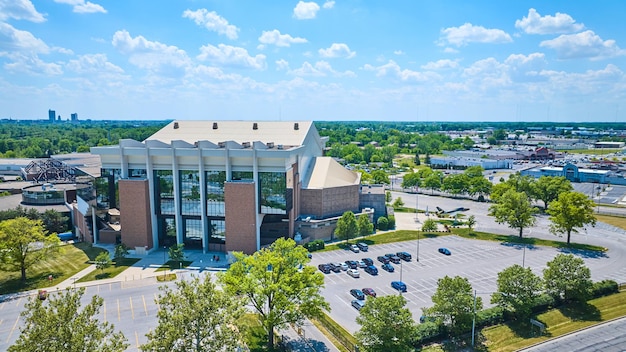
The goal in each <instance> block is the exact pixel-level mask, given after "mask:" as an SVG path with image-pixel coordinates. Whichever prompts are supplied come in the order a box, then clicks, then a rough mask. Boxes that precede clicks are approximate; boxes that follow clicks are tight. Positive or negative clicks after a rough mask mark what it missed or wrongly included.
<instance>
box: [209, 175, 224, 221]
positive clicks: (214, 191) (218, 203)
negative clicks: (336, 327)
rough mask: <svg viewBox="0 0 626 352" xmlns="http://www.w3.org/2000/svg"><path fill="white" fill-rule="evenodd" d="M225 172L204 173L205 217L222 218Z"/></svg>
mask: <svg viewBox="0 0 626 352" xmlns="http://www.w3.org/2000/svg"><path fill="white" fill-rule="evenodd" d="M225 181H226V172H225V171H207V172H206V203H207V207H206V208H207V215H209V216H224V215H225V212H224V182H225Z"/></svg>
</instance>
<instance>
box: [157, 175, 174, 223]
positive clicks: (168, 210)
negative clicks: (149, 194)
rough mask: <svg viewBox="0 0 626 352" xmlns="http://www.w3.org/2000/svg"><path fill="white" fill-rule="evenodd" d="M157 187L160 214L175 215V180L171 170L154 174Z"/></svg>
mask: <svg viewBox="0 0 626 352" xmlns="http://www.w3.org/2000/svg"><path fill="white" fill-rule="evenodd" d="M154 180H155V185H156V194H157V197H156V201H157V202H158V204H159V207H158V209H159V211H160V214H168V215H174V178H173V175H172V171H171V170H156V171H155V172H154Z"/></svg>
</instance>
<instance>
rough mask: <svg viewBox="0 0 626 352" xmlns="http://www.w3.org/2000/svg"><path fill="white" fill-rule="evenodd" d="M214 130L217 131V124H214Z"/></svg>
mask: <svg viewBox="0 0 626 352" xmlns="http://www.w3.org/2000/svg"><path fill="white" fill-rule="evenodd" d="M213 129H214V130H216V129H217V122H213Z"/></svg>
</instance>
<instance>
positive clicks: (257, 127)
mask: <svg viewBox="0 0 626 352" xmlns="http://www.w3.org/2000/svg"><path fill="white" fill-rule="evenodd" d="M252 129H253V130H258V129H259V125H258V124H257V123H256V122H255V123H253V124H252Z"/></svg>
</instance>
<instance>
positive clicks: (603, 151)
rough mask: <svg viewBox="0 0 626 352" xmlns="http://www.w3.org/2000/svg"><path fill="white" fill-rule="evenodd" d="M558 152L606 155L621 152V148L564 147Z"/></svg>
mask: <svg viewBox="0 0 626 352" xmlns="http://www.w3.org/2000/svg"><path fill="white" fill-rule="evenodd" d="M557 151H558V152H567V153H568V154H587V155H606V154H612V153H619V152H621V151H622V150H621V149H610V148H602V149H564V150H559V149H557Z"/></svg>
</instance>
